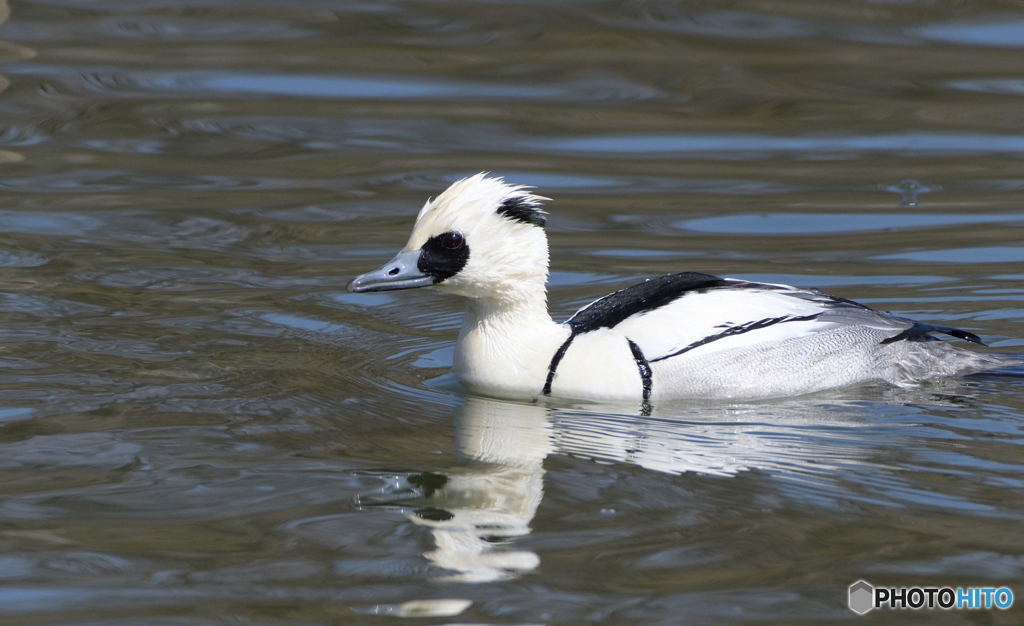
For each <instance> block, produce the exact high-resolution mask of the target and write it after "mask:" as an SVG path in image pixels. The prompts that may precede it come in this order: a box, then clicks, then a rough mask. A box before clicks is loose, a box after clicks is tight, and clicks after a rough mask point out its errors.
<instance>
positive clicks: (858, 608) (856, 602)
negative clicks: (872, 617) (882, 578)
mask: <svg viewBox="0 0 1024 626" xmlns="http://www.w3.org/2000/svg"><path fill="white" fill-rule="evenodd" d="M849 592H850V596H849V599H848V602H847V605H848V606H849V607H850V610H851V611H853V612H854V613H856V614H857V615H864V614H865V613H867V612H868V611H870V610H871V609H873V608H875V603H874V597H875V587H874V586H873V585H872V584H871V583H869V582H868V581H866V580H858V581H857V582H855V583H853V584H852V585H850V589H849Z"/></svg>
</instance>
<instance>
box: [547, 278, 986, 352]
mask: <svg viewBox="0 0 1024 626" xmlns="http://www.w3.org/2000/svg"><path fill="white" fill-rule="evenodd" d="M566 324H567V325H568V326H569V327H570V328H571V329H572V333H573V335H574V336H576V335H581V334H584V333H587V332H590V331H593V330H597V329H599V328H613V329H615V331H616V332H618V333H620V334H622V335H624V336H625V337H627V338H628V339H629V340H630V341H631V342H633V343H634V344H636V346H638V348H639V349H640V350H641V352H642V354H643V356H644V357H645V358H646V359H647V360H648V361H649V362H652V363H653V362H655V361H661V360H665V359H670V358H673V357H676V356H680V355H683V354H686V353H689V352H694V353H695V354H697V353H698V352H696V351H699V353H704V354H706V353H708V352H710V351H716V350H719V349H723V348H735V347H752V346H756V345H765V344H772V343H776V342H780V341H785V340H787V339H791V338H794V337H800V336H807V335H812V334H815V333H819V332H822V331H825V330H829V329H833V328H836V327H839V326H859V327H863V328H870V329H876V330H877V331H879V332H878V335H879V336H880V337H881V338H882V341H883V342H892V341H899V340H910V341H923V340H929V339H932V337H931V336H930V335H929V333H931V332H943V333H946V334H950V335H953V336H955V337H959V338H961V339H967V340H969V341H975V342H977V343H980V339H978V337H977V336H976V335H973V334H971V333H968V332H966V331H962V330H958V329H954V328H946V327H940V326H930V325H927V324H920V323H917V322H914V321H913V320H910V319H907V318H902V317H896V316H894V315H890V314H888V313H883V312H880V311H875V310H873V309H871V308H869V307H867V306H864V305H862V304H859V303H857V302H853V301H852V300H846V299H843V298H836V297H833V296H829V295H827V294H825V293H822V292H821V291H818V290H816V289H801V288H798V287H792V286H789V285H776V284H771V283H755V282H749V281H745V280H739V279H735V278H719V277H717V276H711V275H709V274H699V273H695V272H686V273H682V274H668V275H665V276H659V277H656V278H650V279H648V280H645V281H644V282H642V283H639V284H636V285H633V286H631V287H627V288H626V289H622V290H620V291H616V292H614V293H611V294H608V295H607V296H604V297H603V298H599V299H598V300H595V301H594V302H591V303H590V304H588V305H587V306H585V307H583V308H582V309H580V310H579V311H577V312H576V313H575V314H574V315H573V316H572V317H571V318H569V319H568V320H567V321H566Z"/></svg>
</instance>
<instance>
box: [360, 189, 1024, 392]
mask: <svg viewBox="0 0 1024 626" xmlns="http://www.w3.org/2000/svg"><path fill="white" fill-rule="evenodd" d="M546 200H548V198H544V197H542V196H538V195H535V194H533V193H531V192H530V189H529V188H527V187H523V186H519V185H511V184H507V183H505V182H504V180H503V179H501V178H496V177H491V176H487V175H485V174H483V173H481V174H477V175H476V176H472V177H470V178H466V179H463V180H460V181H458V182H456V183H454V184H452V185H451V186H450V187H449V188H448V189H447V190H445V191H444V192H443V193H441V194H440V195H439V196H437V197H436V198H434V199H432V200H428V201H427V202H426V204H424V206H423V208H422V209H421V210H420V212H419V215H418V216H417V218H416V223H415V225H414V227H413V229H412V234H411V235H410V237H409V240H408V242H407V243H406V245H405V247H404V248H403V249H402V250H401V251H400V252H399V253H398V254H397V255H396V256H395V257H394V258H393V259H391V260H390V261H388V262H387V263H385V264H384V265H383V266H382V267H381V268H380V269H377V270H374V271H372V272H368V273H366V274H363V275H361V276H358V277H356V278H355V279H353V280H352V281H351V282H350V283H349V285H348V289H349V291H352V292H370V291H388V290H395V289H412V288H417V287H429V286H434V287H436V288H438V289H440V290H442V291H446V292H449V293H453V294H456V295H459V296H462V297H463V298H465V300H466V315H465V320H464V322H463V326H462V330H461V332H460V333H459V337H458V342H457V344H456V350H455V371H456V374H457V376H458V378H459V379H460V380H461V381H462V382H463V384H465V385H466V386H467V387H468V388H469V389H470V390H472V391H475V392H478V393H481V394H484V395H491V396H497V397H505V398H519V399H529V398H536V397H538V396H547V395H551V396H557V397H564V398H574V399H584V400H611V401H624V400H625V401H633V400H638V401H642V402H643V403H644V404H648V403H651V402H654V401H656V400H665V399H678V398H745V399H750V398H760V397H777V396H790V395H797V394H804V393H810V392H815V391H820V390H824V389H830V388H838V387H845V386H849V385H860V384H866V383H875V382H884V383H890V384H893V385H899V386H910V385H915V384H918V383H921V382H924V381H928V380H933V379H938V378H944V377H951V376H961V375H965V374H970V373H974V372H979V371H983V370H987V369H992V368H997V367H1002V366H1007V365H1011V364H1016V363H1019V362H1020V360H1019V359H1016V358H1014V357H1011V356H1008V355H998V354H982V353H976V352H972V351H970V350H966V349H964V348H961V347H959V346H956V345H953V344H952V343H950V342H946V341H941V340H939V339H938V338H937V337H936V335H948V336H951V337H954V338H957V339H962V340H966V341H968V342H973V343H976V344H981V343H982V342H981V340H980V339H979V338H978V336H977V335H975V334H973V333H970V332H967V331H964V330H960V329H957V328H951V327H947V326H935V325H931V324H924V323H921V322H915V321H914V320H911V319H907V318H904V317H898V316H895V315H891V314H889V313H885V312H881V311H875V310H873V309H871V308H869V307H867V306H865V305H863V304H859V303H857V302H854V301H851V300H847V299H844V298H839V297H834V296H830V295H828V294H825V293H823V292H821V291H819V290H817V289H802V288H799V287H793V286H790V285H781V284H772V283H758V282H751V281H746V280H741V279H737V278H719V277H717V276H712V275H709V274H702V273H697V272H683V273H679V274H668V275H664V276H657V277H654V278H649V279H647V280H645V281H643V282H641V283H638V284H636V285H633V286H631V287H627V288H625V289H622V290H619V291H616V292H614V293H611V294H608V295H606V296H604V297H602V298H599V299H597V300H595V301H594V302H591V303H590V304H588V305H586V306H585V307H583V308H582V309H580V310H579V311H577V312H576V313H575V314H574V315H573V316H572V317H570V318H569V319H568V320H566V321H565V322H563V323H556V322H555V321H553V320H552V318H551V316H550V315H549V314H548V308H547V295H546V294H547V291H546V283H547V278H548V242H547V237H546V235H545V232H544V225H545V222H546V218H547V213H546V212H545V211H544V210H543V209H542V208H541V207H542V203H543V202H544V201H546Z"/></svg>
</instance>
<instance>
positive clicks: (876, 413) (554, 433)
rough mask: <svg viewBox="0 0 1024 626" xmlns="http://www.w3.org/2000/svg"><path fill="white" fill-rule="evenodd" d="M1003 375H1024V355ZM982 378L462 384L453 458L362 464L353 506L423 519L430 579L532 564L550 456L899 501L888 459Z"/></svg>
mask: <svg viewBox="0 0 1024 626" xmlns="http://www.w3.org/2000/svg"><path fill="white" fill-rule="evenodd" d="M998 376H1001V377H1012V378H1017V379H1020V380H1021V381H1024V368H1016V369H1008V370H1004V371H1002V372H1000V373H999V374H998ZM985 390H986V387H985V385H984V384H983V383H979V382H977V381H971V380H951V381H942V382H940V383H936V384H931V385H927V386H923V387H918V388H913V389H898V388H891V387H884V388H883V387H868V388H861V389H856V390H847V391H841V392H831V393H828V394H815V395H810V396H805V397H800V398H790V399H780V400H770V401H757V402H724V401H720V402H707V401H705V402H700V403H697V402H692V403H675V404H671V405H665V406H656V407H653V408H648V407H641V408H640V410H637V409H636V407H632V409H631V407H628V406H626V407H624V406H611V405H605V404H594V403H572V402H559V401H548V402H543V403H541V402H532V403H529V402H514V401H507V400H497V399H491V398H485V397H479V396H466V397H464V399H463V402H462V403H461V405H459V406H458V407H457V409H456V411H455V423H456V432H455V443H454V445H455V452H456V457H457V459H458V463H457V464H456V465H455V466H452V467H444V468H431V469H429V470H422V469H421V470H381V471H371V472H367V471H361V472H360V474H363V475H366V474H372V475H374V476H377V477H379V478H380V479H381V486H380V487H379V488H377V489H374V490H372V491H367V492H364V493H362V494H360V495H359V496H358V497H357V499H356V500H357V501H356V505H357V506H358V507H359V508H361V509H363V510H380V509H382V508H384V509H387V510H390V511H396V512H400V513H401V514H403V515H405V516H406V517H407V518H408V519H409V520H410V521H411V522H412V523H414V524H416V525H418V526H422V527H426V528H429V530H430V533H431V535H432V536H433V542H434V549H432V550H429V551H427V552H425V553H424V555H423V556H424V557H425V558H426V559H427V560H428V561H429V562H430V563H431V564H432V565H433V566H436V567H437V568H440V570H443V572H444V573H442V574H439V575H438V576H437V578H436V580H441V581H461V582H485V581H493V580H501V579H507V578H511V577H516V576H518V575H520V574H522V573H525V572H528V571H531V570H533V569H535V568H537V567H538V566H539V564H540V558H539V556H538V555H537V554H536V553H535V552H533V551H530V550H527V549H518V548H517V547H516V545H515V542H516V539H517V538H522V537H524V536H526V535H529V533H530V528H531V523H532V521H533V518H534V516H535V514H536V512H537V509H538V507H539V506H540V504H541V501H542V499H543V497H544V480H545V471H546V468H545V459H547V458H548V457H551V456H552V455H555V456H558V455H563V456H571V457H573V458H576V459H583V460H584V461H593V462H598V463H606V464H622V465H624V466H627V467H634V468H642V469H643V470H647V471H651V472H657V473H659V474H661V475H666V474H667V475H679V476H681V477H682V476H691V477H701V478H704V479H705V482H707V481H711V482H712V484H713V485H715V486H714V487H712V489H720V490H729V489H730V485H731V483H730V480H731V479H736V478H739V477H743V476H747V477H755V480H757V479H760V481H761V482H760V483H759V484H761V487H760V488H763V489H765V490H769V491H775V492H776V493H775V494H774V495H776V496H780V497H783V498H791V499H793V498H795V499H797V500H799V501H801V502H802V503H803V504H804V505H807V506H837V505H838V506H844V505H845V504H849V503H861V504H864V503H867V504H871V505H881V506H892V507H899V506H903V505H904V502H903V501H901V498H902V497H904V496H905V494H907V493H912V492H913V490H914V487H913V486H912V485H909V484H903V483H904V482H905V481H903V479H901V478H900V477H899V475H898V474H897V473H891V472H890V470H892V469H893V468H894V467H896V465H897V464H898V462H899V461H898V459H900V458H902V457H901V455H903V454H905V453H906V450H907V448H908V446H910V444H911V443H912V442H913V441H914V440H915V439H918V438H923V439H927V438H928V437H929V436H931V435H929V434H928V432H927V431H929V429H930V426H929V424H928V421H929V416H930V415H932V414H933V412H934V411H936V410H937V411H938V412H939V413H941V412H942V411H943V410H948V409H955V410H957V411H963V410H965V409H966V410H967V411H968V413H969V414H973V411H972V410H971V409H976V410H977V412H978V414H979V415H980V414H981V412H982V405H983V401H982V399H981V398H979V397H978V396H979V394H982V395H983V394H984V393H985ZM716 481H717V482H716ZM901 485H902V486H901ZM749 488H750V487H749V484H748V485H747V486H746V487H744V489H749ZM900 494H904V496H901V495H900Z"/></svg>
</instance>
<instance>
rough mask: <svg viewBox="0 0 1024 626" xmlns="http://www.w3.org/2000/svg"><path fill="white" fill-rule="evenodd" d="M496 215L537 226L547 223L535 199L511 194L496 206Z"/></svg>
mask: <svg viewBox="0 0 1024 626" xmlns="http://www.w3.org/2000/svg"><path fill="white" fill-rule="evenodd" d="M498 215H503V216H505V217H507V218H509V219H510V220H515V221H517V222H522V223H523V224H532V225H533V226H539V227H541V228H543V227H544V225H545V224H547V222H548V220H547V217H545V215H544V212H543V211H541V210H540V205H538V204H537V202H536V201H535V200H531V199H530V198H528V197H523V196H513V197H511V198H507V199H506V200H505V201H504V202H502V203H501V206H499V207H498Z"/></svg>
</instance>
